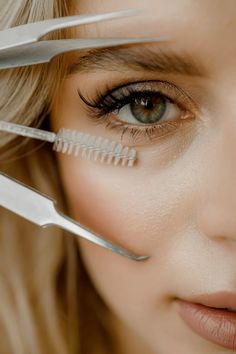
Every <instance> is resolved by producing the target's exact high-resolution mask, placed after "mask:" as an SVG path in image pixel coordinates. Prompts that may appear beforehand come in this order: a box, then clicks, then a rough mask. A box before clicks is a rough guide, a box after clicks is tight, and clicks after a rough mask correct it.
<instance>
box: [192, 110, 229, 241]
mask: <svg viewBox="0 0 236 354" xmlns="http://www.w3.org/2000/svg"><path fill="white" fill-rule="evenodd" d="M227 113H228V116H227V117H223V116H221V117H220V118H219V119H217V124H216V127H215V126H214V133H213V134H211V138H210V139H209V141H208V144H207V153H206V156H205V158H204V161H205V168H203V172H202V181H201V186H203V189H202V190H201V192H200V194H199V197H200V199H199V200H201V202H200V203H199V210H198V214H197V215H198V227H200V228H201V231H202V232H203V233H204V234H206V235H207V236H208V237H210V238H215V239H221V240H222V239H225V240H231V241H232V240H233V241H235V242H236V105H235V104H233V105H232V106H231V109H228V112H227Z"/></svg>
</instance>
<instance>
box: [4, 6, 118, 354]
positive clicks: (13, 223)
mask: <svg viewBox="0 0 236 354" xmlns="http://www.w3.org/2000/svg"><path fill="white" fill-rule="evenodd" d="M70 14H73V4H72V1H69V0H40V1H39V0H8V1H6V0H0V30H1V29H4V28H8V27H13V26H16V25H20V24H23V23H28V22H34V21H39V20H44V19H47V18H54V17H61V16H67V15H70ZM67 35H68V32H66V31H58V32H57V33H56V34H55V33H54V34H53V36H52V35H51V36H50V37H51V38H54V39H55V38H57V39H58V38H64V37H66V36H67ZM65 73H66V56H61V57H60V58H59V59H55V60H53V61H52V63H51V64H47V65H46V64H44V65H36V66H30V67H24V68H17V69H9V70H2V71H0V83H1V84H0V119H3V120H6V121H12V122H16V123H20V124H24V125H29V126H34V127H39V126H44V127H47V126H48V124H49V123H48V122H49V119H48V118H49V116H50V110H51V106H52V102H53V100H54V97H55V94H56V93H57V92H58V90H59V86H60V83H61V82H62V80H63V78H64V76H65ZM0 167H1V171H4V172H6V173H8V174H9V175H11V176H13V177H15V178H18V179H19V180H21V181H23V182H24V183H27V184H28V185H31V186H32V187H35V188H37V189H39V190H40V191H42V192H43V193H46V194H47V195H50V196H51V197H53V198H54V199H56V200H57V203H58V204H59V206H60V208H63V209H64V210H66V202H65V198H64V195H63V190H62V187H61V182H60V176H59V172H58V168H57V163H56V159H55V157H54V155H53V153H52V150H51V147H50V148H49V147H47V146H46V145H45V144H44V145H42V144H41V146H38V145H35V143H32V142H31V141H29V140H27V139H22V138H19V137H18V138H16V137H14V136H12V135H11V134H9V135H8V134H4V133H1V139H0ZM0 218H1V223H0V299H1V301H0V352H1V354H9V353H11V354H45V353H53V354H69V353H70V354H75V353H76V354H93V353H94V354H98V353H101V354H105V353H111V352H112V353H115V347H114V343H113V339H112V338H111V335H110V334H109V330H108V327H109V326H108V325H107V323H108V321H107V318H108V317H109V316H108V313H109V311H108V309H107V308H106V306H105V304H104V303H103V301H102V299H101V298H100V297H99V295H98V294H97V292H96V290H95V289H94V287H93V285H92V283H91V281H90V279H89V277H88V275H87V273H86V270H85V268H84V266H83V263H82V261H81V257H80V254H79V249H78V245H77V243H76V242H75V239H74V238H73V237H72V236H71V235H66V234H65V232H62V231H61V230H59V229H56V228H55V229H54V228H51V229H44V230H41V229H39V228H38V227H36V226H34V225H32V224H30V223H29V222H26V221H24V220H22V219H21V218H19V217H18V216H14V215H13V214H12V213H10V212H8V211H6V210H4V209H0ZM91 339H92V340H91Z"/></svg>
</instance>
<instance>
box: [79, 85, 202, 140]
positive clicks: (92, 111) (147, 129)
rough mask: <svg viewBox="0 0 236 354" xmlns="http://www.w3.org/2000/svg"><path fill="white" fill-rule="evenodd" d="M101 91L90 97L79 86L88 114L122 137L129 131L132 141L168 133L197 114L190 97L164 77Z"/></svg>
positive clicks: (155, 138) (93, 119) (156, 137)
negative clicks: (162, 79)
mask: <svg viewBox="0 0 236 354" xmlns="http://www.w3.org/2000/svg"><path fill="white" fill-rule="evenodd" d="M104 91H105V92H101V91H99V90H97V91H96V93H95V97H93V98H91V97H88V95H86V96H87V97H85V95H83V94H82V93H81V91H80V90H78V94H79V96H80V98H81V100H82V101H83V102H84V104H85V108H86V111H87V113H88V118H89V119H91V120H92V121H93V122H96V123H97V124H105V125H106V128H108V129H112V130H113V131H114V130H116V131H118V132H119V134H121V137H122V138H123V136H124V135H126V134H128V135H129V138H130V137H131V139H132V142H133V144H134V145H135V143H136V142H137V141H138V142H139V143H140V142H141V143H144V144H145V143H147V142H149V143H150V142H153V141H156V140H157V139H158V138H160V137H165V136H168V137H170V136H171V135H172V134H173V133H175V132H177V131H178V128H180V127H183V126H184V125H187V124H188V123H189V122H192V121H193V120H194V119H195V118H196V111H197V109H196V105H195V103H194V101H193V100H192V98H190V97H189V96H188V95H187V94H186V93H185V92H184V91H183V90H182V89H181V88H179V87H177V86H176V85H174V84H171V83H169V82H166V81H157V80H155V81H154V80H149V81H138V82H129V83H125V84H122V85H119V86H116V87H115V88H114V87H113V88H108V87H107V88H106V89H105V90H104Z"/></svg>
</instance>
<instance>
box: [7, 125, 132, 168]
mask: <svg viewBox="0 0 236 354" xmlns="http://www.w3.org/2000/svg"><path fill="white" fill-rule="evenodd" d="M0 131H3V132H7V133H12V134H16V135H21V136H25V137H29V138H33V139H38V140H43V141H47V142H50V143H53V150H55V151H56V152H61V153H63V154H68V155H74V156H78V155H79V156H81V157H82V158H86V159H88V160H93V161H99V162H101V163H106V164H113V165H114V166H117V165H121V166H128V167H132V166H133V165H134V163H135V161H136V159H137V152H136V150H135V149H134V148H130V147H128V146H123V145H121V144H120V143H117V142H115V141H112V140H109V139H106V138H102V137H100V136H93V135H90V134H85V133H81V132H79V131H75V130H71V129H65V128H62V129H60V130H59V132H58V133H53V132H48V131H45V130H41V129H37V128H31V127H26V126H24V125H20V124H15V123H10V122H5V121H0Z"/></svg>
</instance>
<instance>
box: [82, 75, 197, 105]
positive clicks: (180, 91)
mask: <svg viewBox="0 0 236 354" xmlns="http://www.w3.org/2000/svg"><path fill="white" fill-rule="evenodd" d="M145 84H146V85H152V86H154V85H155V84H159V86H160V85H162V89H163V88H165V90H166V91H165V92H163V91H162V90H161V88H160V89H159V90H158V89H157V90H156V92H160V93H161V94H163V95H165V96H167V97H169V98H170V99H171V98H172V97H171V95H170V94H169V95H168V92H167V90H168V89H169V90H171V91H172V93H173V92H174V93H175V99H177V93H178V94H180V95H181V98H182V100H183V99H184V98H185V99H186V100H188V103H191V106H192V109H194V110H195V111H196V112H200V109H199V107H198V106H197V105H196V103H195V101H194V100H193V98H192V97H191V96H190V95H188V94H187V93H186V92H185V90H183V89H181V88H180V87H179V86H177V85H175V84H174V83H171V82H168V81H163V80H137V81H133V82H130V80H125V81H122V82H120V83H119V84H117V85H115V87H114V86H113V87H112V88H111V87H109V86H106V87H105V89H103V90H102V91H99V90H97V92H96V96H97V97H99V100H95V99H92V100H91V101H90V102H93V104H94V106H95V103H96V104H99V103H102V102H104V100H105V99H106V97H109V96H110V97H111V96H112V93H115V92H118V91H119V90H122V89H123V90H125V89H127V90H128V87H134V86H138V85H140V92H141V91H144V85H145ZM149 89H150V91H152V90H151V87H150V86H149ZM135 91H136V90H134V92H135ZM153 91H154V90H153ZM137 92H138V90H137ZM78 94H79V96H80V98H81V99H82V97H81V94H80V92H79V90H78ZM82 96H83V95H82ZM127 96H128V95H127ZM82 100H83V99H82ZM83 101H84V102H85V100H83ZM85 103H86V102H85ZM91 106H92V105H91Z"/></svg>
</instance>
